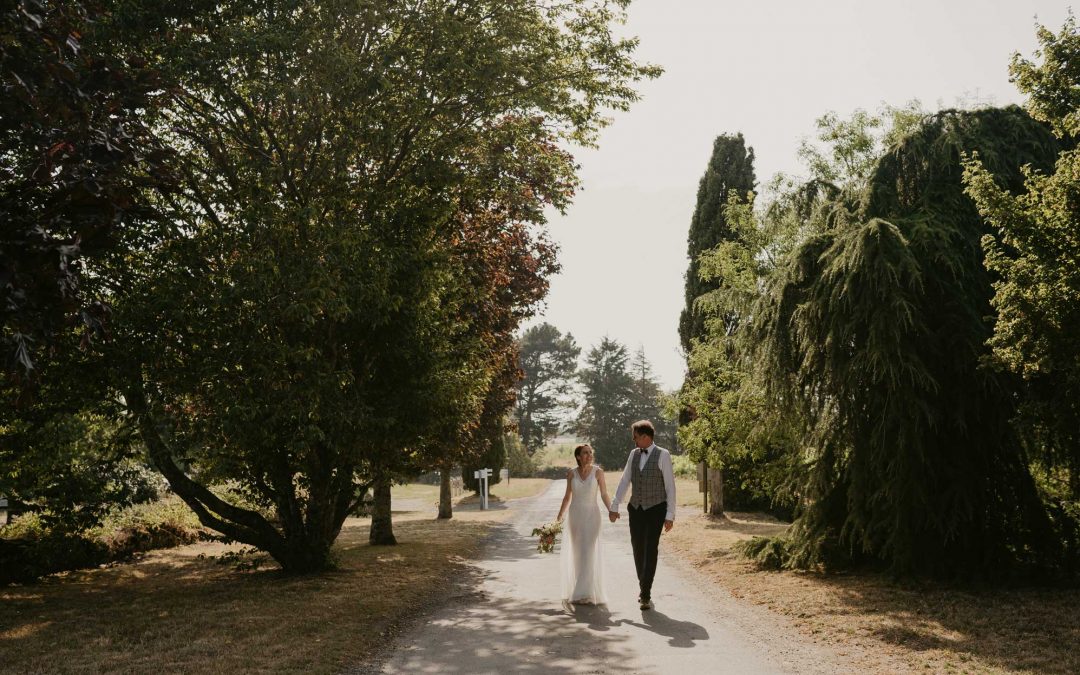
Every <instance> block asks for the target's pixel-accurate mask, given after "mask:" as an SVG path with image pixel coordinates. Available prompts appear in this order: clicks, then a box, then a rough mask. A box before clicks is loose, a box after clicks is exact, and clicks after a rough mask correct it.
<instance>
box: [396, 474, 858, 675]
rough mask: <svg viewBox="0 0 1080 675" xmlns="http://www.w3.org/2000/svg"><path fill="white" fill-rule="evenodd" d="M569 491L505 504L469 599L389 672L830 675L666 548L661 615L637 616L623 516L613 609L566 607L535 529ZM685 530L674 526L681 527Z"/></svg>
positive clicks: (560, 485) (417, 631)
mask: <svg viewBox="0 0 1080 675" xmlns="http://www.w3.org/2000/svg"><path fill="white" fill-rule="evenodd" d="M565 485H566V483H565V481H561V480H560V481H554V482H553V483H552V485H551V487H550V488H549V489H548V490H547V491H546V492H544V493H542V494H541V495H539V496H537V497H533V498H530V499H522V500H516V501H513V502H509V507H510V508H511V509H512V513H511V515H510V517H509V519H508V520H507V521H506V525H504V526H503V527H502V529H501V530H500V531H499V532H498V533H497V534H496V535H495V537H494V538H493V540H492V542H491V545H490V546H489V547H488V548H487V552H486V556H485V557H484V559H482V560H480V561H478V562H477V563H476V571H477V576H476V579H475V581H472V582H470V585H471V586H472V588H471V589H466V590H465V592H463V593H462V594H461V596H460V597H459V598H458V599H457V600H456V601H454V602H451V603H450V604H449V605H448V606H446V607H443V608H441V609H439V610H437V611H436V612H435V613H434V614H432V615H431V616H428V617H426V618H424V619H422V620H420V621H419V622H418V623H417V624H416V625H414V626H412V627H411V628H409V629H408V630H406V632H404V633H403V634H402V635H401V636H399V637H398V638H397V640H396V642H395V645H394V647H395V648H394V650H393V651H392V652H391V653H390V654H389V656H388V658H387V660H386V661H385V663H383V664H382V672H384V673H508V672H525V673H529V672H536V673H680V674H684V675H690V674H691V673H703V672H708V673H788V672H798V673H816V672H820V673H826V672H828V673H835V672H844V671H845V666H844V663H843V662H842V660H840V659H839V657H838V656H837V655H836V654H833V653H831V652H829V651H828V650H826V649H824V648H822V647H821V646H819V645H815V644H812V643H808V642H806V641H805V640H803V639H802V638H800V637H799V636H798V635H797V634H796V633H795V631H793V630H791V628H790V626H788V625H786V624H784V623H783V620H782V619H781V618H779V617H776V616H775V615H772V614H771V613H769V612H768V611H767V610H765V609H763V608H760V607H754V606H752V605H750V604H749V603H746V602H743V601H740V600H737V599H735V598H733V597H731V596H730V595H727V594H726V593H722V592H720V591H717V590H716V589H715V587H711V586H709V585H708V583H707V582H706V580H704V579H702V578H700V577H699V576H698V575H697V573H696V572H694V571H693V570H692V569H690V568H689V566H687V565H685V564H683V563H681V562H680V561H678V560H677V559H676V558H675V556H674V555H673V554H672V553H671V551H670V550H665V549H666V547H665V545H664V542H663V541H661V545H660V546H661V552H660V564H659V568H658V570H657V576H656V581H655V584H654V587H653V599H654V601H655V603H656V608H655V609H654V610H651V611H641V610H639V609H638V607H637V603H636V596H637V578H636V576H635V574H634V562H633V558H632V556H631V552H630V535H629V532H628V529H627V524H626V523H627V520H626V518H625V513H624V517H623V518H621V519H620V520H619V521H618V522H617V523H615V524H610V523H605V524H604V529H603V534H602V536H603V543H604V556H605V569H606V575H605V581H606V586H607V593H608V599H609V604H608V606H607V607H589V606H572V607H565V608H564V607H563V606H562V604H561V602H560V600H559V569H558V553H554V554H546V555H541V554H538V553H537V552H536V549H535V540H534V539H533V538H532V537H530V536H529V535H530V532H531V530H532V528H533V527H535V526H537V525H539V524H542V523H545V522H549V521H551V520H552V519H553V518H554V516H555V513H556V512H557V511H558V505H559V500H560V499H561V497H562V494H563V490H565ZM677 525H678V523H676V526H677Z"/></svg>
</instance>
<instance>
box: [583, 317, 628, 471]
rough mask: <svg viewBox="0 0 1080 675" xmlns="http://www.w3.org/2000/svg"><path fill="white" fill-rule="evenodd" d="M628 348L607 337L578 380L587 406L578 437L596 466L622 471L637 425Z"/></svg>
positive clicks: (589, 357) (592, 352) (591, 354)
mask: <svg viewBox="0 0 1080 675" xmlns="http://www.w3.org/2000/svg"><path fill="white" fill-rule="evenodd" d="M629 366H630V354H629V352H628V350H627V349H626V346H625V345H622V344H620V343H619V342H617V341H616V340H612V339H611V338H608V337H604V338H602V339H601V340H600V344H598V345H596V346H595V347H593V348H592V349H590V350H589V353H588V354H587V355H586V356H585V367H583V368H582V369H581V370H580V371H579V373H578V377H579V379H580V380H581V385H582V387H583V388H584V398H585V404H584V406H583V407H582V409H581V412H580V414H579V415H578V420H577V427H578V433H580V434H581V435H582V436H584V437H585V438H587V439H588V440H589V442H590V443H591V444H592V446H593V449H594V450H595V451H596V463H597V464H599V465H601V466H604V467H607V468H608V469H612V470H615V469H620V468H621V467H622V466H623V464H624V463H625V462H626V451H627V450H628V449H629V447H630V445H631V443H630V425H631V424H633V423H634V421H635V420H636V418H635V417H634V378H633V375H632V374H631V373H630V367H629Z"/></svg>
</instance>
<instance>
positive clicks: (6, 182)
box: [0, 0, 169, 382]
mask: <svg viewBox="0 0 1080 675" xmlns="http://www.w3.org/2000/svg"><path fill="white" fill-rule="evenodd" d="M101 4H102V3H99V2H94V1H88V2H78V1H74V0H68V1H60V2H40V1H38V0H19V1H18V2H13V3H10V5H8V6H6V8H5V9H3V10H0V221H2V222H3V223H4V225H3V228H2V229H0V358H2V359H3V364H2V368H0V370H2V371H3V375H2V377H4V378H14V377H19V378H20V379H22V380H23V381H24V382H25V381H26V380H27V379H33V378H27V376H29V375H31V374H32V371H34V369H35V366H36V365H39V364H38V361H39V359H40V358H41V356H42V355H43V354H44V353H45V352H46V351H48V350H49V349H53V348H58V345H57V344H56V343H57V342H63V340H64V338H63V334H65V333H68V332H71V331H73V330H77V331H79V332H80V334H81V338H82V339H83V340H90V339H92V338H94V337H100V336H101V335H102V334H103V332H104V330H105V320H106V318H107V311H108V310H107V307H105V306H103V305H101V304H100V303H95V302H93V301H92V299H90V298H87V297H85V295H84V294H83V293H82V292H81V288H80V281H81V277H82V274H83V271H84V259H85V258H86V257H87V256H91V257H92V256H95V255H98V254H100V253H101V252H102V251H105V250H107V249H109V248H112V247H115V246H116V245H117V243H118V238H117V233H118V232H122V231H124V230H126V229H128V228H131V227H134V226H136V225H137V224H139V223H141V222H144V221H145V220H146V219H147V218H150V217H152V216H153V209H152V208H151V206H150V204H148V202H147V200H146V199H145V198H144V196H143V195H144V193H143V189H144V188H146V187H148V186H157V187H159V188H162V187H165V186H166V185H167V184H168V182H169V181H168V180H167V178H168V176H167V173H166V171H165V170H164V165H163V162H164V159H165V156H166V155H165V153H164V152H163V150H162V148H161V146H160V145H159V144H158V143H157V142H155V139H154V138H153V135H152V133H151V132H150V130H149V129H148V128H147V126H146V124H145V123H144V119H145V112H146V111H147V110H148V109H153V108H155V107H157V106H158V105H160V104H161V102H162V101H163V100H165V99H167V92H165V91H164V90H163V89H162V87H161V83H160V80H159V78H158V75H157V72H156V71H155V70H154V69H153V68H151V67H148V65H147V64H146V63H145V62H144V61H142V60H140V59H123V58H120V57H118V56H117V55H116V54H115V53H114V52H113V50H112V49H111V45H110V44H109V41H108V40H106V39H103V38H102V37H101V36H100V35H99V34H98V31H97V30H96V29H95V25H96V22H97V20H98V19H99V18H100V17H101V15H102V12H103V9H102V7H101Z"/></svg>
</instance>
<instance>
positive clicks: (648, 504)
mask: <svg viewBox="0 0 1080 675" xmlns="http://www.w3.org/2000/svg"><path fill="white" fill-rule="evenodd" d="M631 429H632V430H633V434H634V445H635V446H637V447H635V448H634V449H633V450H632V451H631V452H630V456H629V457H628V458H627V459H626V468H625V469H623V475H622V480H620V481H619V488H618V489H617V490H615V498H614V499H612V500H611V510H610V511H609V512H608V518H610V519H611V522H613V523H614V522H615V521H616V520H618V519H619V503H620V502H622V500H623V497H625V496H626V488H627V487H629V486H631V485H632V486H633V488H634V489H633V492H632V493H631V494H630V503H629V505H627V507H626V510H627V511H628V512H629V513H630V544H631V545H632V546H633V548H634V566H635V567H637V577H638V586H639V588H640V589H641V594H640V595H639V596H638V603H640V605H641V608H642V609H652V607H653V603H652V583H653V577H654V576H655V575H656V554H657V549H659V547H660V531H661V529H663V531H664V532H668V531H670V530H671V527H672V526H673V525H674V524H675V475H674V472H673V471H672V468H671V453H670V452H668V451H667V450H665V449H663V448H661V447H657V445H656V444H655V443H653V436H655V435H656V430H655V429H653V425H652V422H650V421H648V420H641V421H640V422H634V424H633V426H632V427H631Z"/></svg>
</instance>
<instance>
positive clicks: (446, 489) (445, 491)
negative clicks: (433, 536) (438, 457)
mask: <svg viewBox="0 0 1080 675" xmlns="http://www.w3.org/2000/svg"><path fill="white" fill-rule="evenodd" d="M452 469H453V467H451V466H450V465H449V464H445V465H443V467H442V468H441V469H440V470H439V520H448V519H450V518H453V517H454V505H453V501H454V499H453V495H452V494H451V492H450V472H451V470H452Z"/></svg>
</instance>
